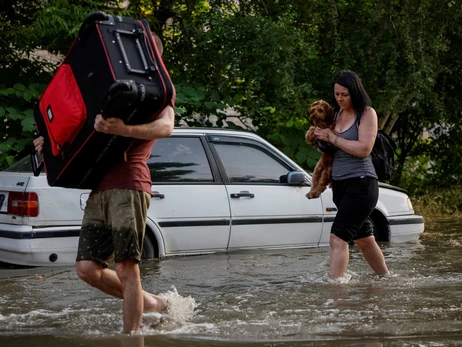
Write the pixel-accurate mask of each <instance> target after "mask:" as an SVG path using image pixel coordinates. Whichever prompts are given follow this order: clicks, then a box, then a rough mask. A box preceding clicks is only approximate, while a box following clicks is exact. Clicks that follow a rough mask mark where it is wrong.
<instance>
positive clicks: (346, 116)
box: [315, 71, 389, 279]
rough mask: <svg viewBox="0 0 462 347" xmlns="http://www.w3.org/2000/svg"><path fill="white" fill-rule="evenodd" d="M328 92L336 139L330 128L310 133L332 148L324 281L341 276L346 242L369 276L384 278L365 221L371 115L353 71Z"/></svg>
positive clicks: (371, 198) (375, 192)
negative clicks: (331, 214)
mask: <svg viewBox="0 0 462 347" xmlns="http://www.w3.org/2000/svg"><path fill="white" fill-rule="evenodd" d="M332 89H333V93H334V102H333V106H334V111H335V112H336V125H335V130H336V131H337V133H338V135H335V134H334V133H333V132H332V131H331V130H330V129H321V128H316V129H315V135H316V136H317V138H318V139H319V140H322V141H326V142H330V143H332V144H333V145H334V146H335V147H336V151H335V154H334V164H333V167H332V192H333V200H334V203H335V205H336V206H337V215H336V217H335V220H334V223H333V225H332V229H331V234H330V269H329V277H330V278H332V279H337V278H342V277H344V275H345V272H346V270H347V267H348V260H349V242H350V241H352V240H354V242H355V243H356V245H357V246H358V247H359V249H360V250H361V252H362V254H363V256H364V258H365V259H366V261H367V262H368V263H369V265H370V266H371V267H372V269H373V270H374V271H375V273H376V274H377V275H378V276H386V275H388V274H389V272H388V268H387V265H386V264H385V259H384V257H383V254H382V251H381V250H380V248H379V246H378V245H377V243H376V242H375V238H374V234H373V226H372V224H371V223H372V222H371V220H370V219H369V218H368V217H369V215H370V214H371V212H372V211H373V210H374V207H375V205H376V204H377V200H378V196H379V187H378V180H377V175H376V173H375V169H374V165H373V164H372V159H371V157H370V153H371V151H372V147H373V146H374V141H375V137H376V135H377V123H378V119H377V114H376V112H375V110H374V109H373V108H372V107H371V106H370V105H371V100H370V98H369V96H368V94H367V92H366V90H365V89H364V87H363V85H362V82H361V80H360V78H359V77H358V75H357V74H356V73H355V72H353V71H342V72H340V73H339V74H338V75H337V76H335V78H334V81H333V83H332Z"/></svg>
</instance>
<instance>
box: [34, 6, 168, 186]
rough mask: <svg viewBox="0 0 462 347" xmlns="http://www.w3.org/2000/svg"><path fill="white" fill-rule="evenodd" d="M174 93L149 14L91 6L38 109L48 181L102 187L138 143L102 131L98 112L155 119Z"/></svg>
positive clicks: (131, 119) (140, 120)
mask: <svg viewBox="0 0 462 347" xmlns="http://www.w3.org/2000/svg"><path fill="white" fill-rule="evenodd" d="M174 93H175V90H174V86H173V84H172V82H171V80H170V76H169V74H168V71H167V69H166V68H165V65H164V63H163V61H162V58H161V54H160V52H159V49H158V46H157V44H156V42H155V40H154V39H153V37H152V34H151V31H150V28H149V25H148V22H147V21H146V20H144V19H141V20H135V19H133V18H131V17H120V16H111V15H107V14H105V13H103V12H101V11H97V12H92V13H90V14H89V15H88V16H87V18H86V19H85V21H84V22H83V23H82V25H81V27H80V31H79V35H78V36H77V38H76V40H75V41H74V43H73V45H72V47H71V48H70V50H69V52H68V54H67V56H66V57H65V59H64V61H63V62H62V64H61V65H60V67H59V68H58V69H57V71H56V73H55V75H54V76H53V79H52V81H51V82H50V83H49V85H48V87H47V88H46V90H45V92H44V93H43V95H42V96H41V97H40V99H39V101H38V103H37V105H36V107H35V111H34V118H35V122H36V127H37V130H38V134H39V135H41V136H43V137H44V139H45V143H44V149H43V153H42V159H43V160H42V162H43V164H44V168H45V170H46V174H47V180H48V184H49V185H50V186H60V187H67V188H81V189H93V188H95V187H96V186H97V185H98V183H99V182H100V181H101V179H102V178H103V177H104V175H105V174H106V173H107V171H108V170H109V169H110V168H111V167H112V166H113V165H114V164H115V163H117V161H119V160H122V159H123V155H124V152H125V151H126V150H127V149H128V148H129V146H130V145H131V143H132V142H133V139H130V138H125V137H122V136H114V135H108V134H103V133H98V132H96V131H95V130H94V122H95V117H96V115H97V114H99V113H101V114H102V115H103V117H119V118H121V119H123V120H124V122H125V123H126V124H142V123H147V122H150V121H152V120H154V119H155V118H156V117H157V116H158V115H159V114H160V112H161V111H162V110H163V109H164V108H165V107H166V106H167V105H168V104H169V103H171V101H172V99H173V98H174ZM33 164H34V174H35V175H38V174H39V172H40V166H37V162H36V160H33Z"/></svg>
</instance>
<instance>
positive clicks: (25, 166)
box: [4, 156, 32, 172]
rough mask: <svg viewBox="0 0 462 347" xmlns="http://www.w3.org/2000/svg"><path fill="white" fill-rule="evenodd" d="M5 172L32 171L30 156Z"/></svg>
mask: <svg viewBox="0 0 462 347" xmlns="http://www.w3.org/2000/svg"><path fill="white" fill-rule="evenodd" d="M4 171H5V172H32V162H31V159H30V156H26V157H24V158H22V159H21V160H19V161H18V162H16V163H14V164H13V165H11V166H10V167H9V168H7V169H5V170H4Z"/></svg>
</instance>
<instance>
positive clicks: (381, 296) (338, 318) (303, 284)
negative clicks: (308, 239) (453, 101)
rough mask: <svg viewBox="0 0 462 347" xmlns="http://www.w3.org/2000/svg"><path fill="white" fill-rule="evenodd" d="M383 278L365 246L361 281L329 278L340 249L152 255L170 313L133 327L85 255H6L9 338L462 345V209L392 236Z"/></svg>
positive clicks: (355, 273) (355, 271)
mask: <svg viewBox="0 0 462 347" xmlns="http://www.w3.org/2000/svg"><path fill="white" fill-rule="evenodd" d="M381 247H382V249H383V252H384V254H385V258H386V261H387V263H388V267H389V269H390V270H391V272H392V276H390V277H388V278H382V279H379V278H377V277H375V276H374V275H373V274H372V272H371V270H370V268H369V266H368V265H367V264H366V263H365V261H364V259H363V258H362V256H361V254H360V252H359V251H358V249H357V248H355V247H353V248H352V249H351V257H350V266H349V273H348V274H349V276H351V278H350V279H349V281H347V280H345V281H337V282H332V281H329V280H328V279H327V277H326V273H327V271H328V265H329V263H328V259H329V249H328V248H321V249H305V250H285V251H270V252H267V251H258V252H255V251H252V252H250V251H249V252H239V253H231V254H218V255H207V256H195V257H179V258H172V259H168V260H165V261H161V262H157V261H149V262H145V263H143V264H142V266H141V267H142V283H143V287H144V288H145V289H146V290H148V291H152V292H155V293H162V295H165V296H166V297H167V298H168V299H169V302H170V308H169V311H168V313H166V314H164V315H159V314H153V313H152V314H145V315H144V318H143V326H142V329H141V330H140V332H139V333H137V334H136V335H134V336H127V335H123V334H121V329H122V306H121V301H120V300H118V299H113V298H110V297H108V296H105V295H104V294H102V293H100V292H98V291H97V290H95V289H93V288H91V287H89V286H88V285H86V284H85V283H83V282H82V281H81V280H80V279H79V278H78V277H77V275H76V273H75V270H74V268H73V267H66V268H62V267H61V268H59V267H55V268H29V269H24V268H13V269H12V268H10V267H9V266H7V265H6V264H1V265H0V346H2V347H10V346H12V347H15V346H21V347H28V346H34V347H42V346H101V347H105V346H108V347H109V346H110V347H118V346H130V347H142V346H175V347H176V346H186V347H189V346H191V347H197V346H220V347H222V346H223V347H225V346H261V347H263V346H267V347H270V346H271V347H273V346H274V347H279V346H281V347H282V346H284V347H287V346H295V347H301V346H329V347H330V346H348V347H382V346H399V347H401V346H420V347H422V346H462V221H450V222H440V223H433V224H429V225H427V227H426V231H425V233H424V234H423V235H422V237H421V239H420V240H419V241H418V242H417V243H406V244H382V245H381Z"/></svg>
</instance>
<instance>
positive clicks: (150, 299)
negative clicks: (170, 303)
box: [144, 293, 167, 312]
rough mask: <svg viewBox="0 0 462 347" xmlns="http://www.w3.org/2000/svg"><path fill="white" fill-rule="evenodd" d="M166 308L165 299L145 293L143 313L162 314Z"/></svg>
mask: <svg viewBox="0 0 462 347" xmlns="http://www.w3.org/2000/svg"><path fill="white" fill-rule="evenodd" d="M166 308H167V299H165V298H163V297H161V296H159V295H154V294H151V293H146V294H145V296H144V312H162V311H164V310H165V309H166Z"/></svg>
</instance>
